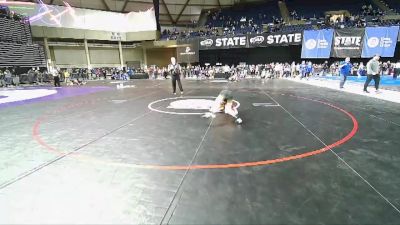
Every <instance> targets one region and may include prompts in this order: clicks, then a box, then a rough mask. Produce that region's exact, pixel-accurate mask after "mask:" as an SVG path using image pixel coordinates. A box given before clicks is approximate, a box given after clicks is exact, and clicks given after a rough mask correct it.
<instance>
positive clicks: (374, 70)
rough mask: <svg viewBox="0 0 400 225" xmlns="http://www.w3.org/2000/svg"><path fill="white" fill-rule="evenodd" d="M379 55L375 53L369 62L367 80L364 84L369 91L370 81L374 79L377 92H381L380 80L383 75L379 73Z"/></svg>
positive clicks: (366, 91) (365, 90) (365, 89)
mask: <svg viewBox="0 0 400 225" xmlns="http://www.w3.org/2000/svg"><path fill="white" fill-rule="evenodd" d="M379 59H380V57H379V55H375V56H374V57H373V58H372V59H371V60H369V62H368V63H367V80H366V81H365V84H364V92H365V93H369V91H368V90H367V88H368V85H369V83H370V82H371V80H372V79H374V82H375V89H376V93H379V81H380V80H381V76H380V75H379Z"/></svg>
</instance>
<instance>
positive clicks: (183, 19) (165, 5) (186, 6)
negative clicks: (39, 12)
mask: <svg viewBox="0 0 400 225" xmlns="http://www.w3.org/2000/svg"><path fill="white" fill-rule="evenodd" d="M20 1H25V2H37V0H20ZM42 1H43V2H44V3H46V4H53V5H64V3H63V1H65V2H68V3H69V4H70V5H71V6H73V7H78V8H88V9H97V10H105V11H114V12H131V11H139V10H146V9H148V8H150V7H152V6H153V0H42ZM159 1H160V23H161V24H162V25H168V24H187V23H190V22H191V21H193V20H198V19H199V15H200V13H201V11H202V10H203V9H212V8H220V7H227V6H232V5H233V4H236V3H242V2H254V1H260V0H159Z"/></svg>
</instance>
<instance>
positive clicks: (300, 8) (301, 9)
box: [285, 0, 371, 18]
mask: <svg viewBox="0 0 400 225" xmlns="http://www.w3.org/2000/svg"><path fill="white" fill-rule="evenodd" d="M285 2H286V5H287V7H288V10H289V11H290V12H291V11H293V10H295V11H296V12H297V14H298V15H299V16H304V17H305V18H321V17H324V13H325V12H327V11H337V10H347V11H349V12H350V13H351V14H359V13H360V9H361V8H362V6H363V5H365V4H368V5H369V4H371V2H370V1H368V0H351V1H349V0H335V1H323V2H321V0H286V1H285ZM311 9H312V10H311Z"/></svg>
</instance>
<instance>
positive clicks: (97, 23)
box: [7, 1, 157, 32]
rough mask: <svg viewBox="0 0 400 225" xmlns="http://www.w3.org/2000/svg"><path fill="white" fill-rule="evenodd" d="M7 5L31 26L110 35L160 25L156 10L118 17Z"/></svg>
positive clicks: (61, 8)
mask: <svg viewBox="0 0 400 225" xmlns="http://www.w3.org/2000/svg"><path fill="white" fill-rule="evenodd" d="M13 4H15V5H17V3H13V2H11V1H7V6H9V7H10V8H11V10H12V11H15V12H17V13H19V14H23V15H25V16H28V17H29V18H30V22H31V25H32V26H46V27H60V28H74V29H85V30H97V31H109V32H138V31H154V30H156V29H157V22H156V17H155V13H154V8H153V7H151V8H149V9H147V10H146V11H141V12H130V13H115V12H105V11H99V10H90V9H81V8H73V7H71V6H70V5H69V4H68V3H67V2H64V4H65V6H56V5H46V4H36V3H27V4H26V5H24V6H23V7H21V6H20V5H18V6H14V5H13Z"/></svg>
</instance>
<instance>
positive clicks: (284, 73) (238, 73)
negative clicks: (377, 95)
mask: <svg viewBox="0 0 400 225" xmlns="http://www.w3.org/2000/svg"><path fill="white" fill-rule="evenodd" d="M182 70H183V71H182V76H183V77H185V78H188V79H200V80H201V79H214V78H215V76H216V75H217V74H219V75H222V77H225V78H229V79H230V80H240V79H246V78H259V79H265V78H295V77H299V78H309V77H316V76H318V77H319V76H339V70H340V62H338V61H337V62H332V63H328V61H326V62H324V63H312V62H311V61H302V62H297V63H296V62H292V63H282V62H272V63H266V64H257V65H243V64H242V65H232V66H229V65H215V66H210V65H208V66H200V65H196V66H190V65H189V66H186V67H182ZM399 73H400V61H398V62H390V61H387V62H382V63H381V74H382V75H391V76H393V78H395V79H396V78H397V76H398V75H399ZM351 75H354V76H359V77H361V76H366V65H365V64H364V63H363V62H356V63H353V67H352V69H351ZM151 77H153V78H157V74H156V75H155V76H151ZM220 77H221V76H220Z"/></svg>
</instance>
